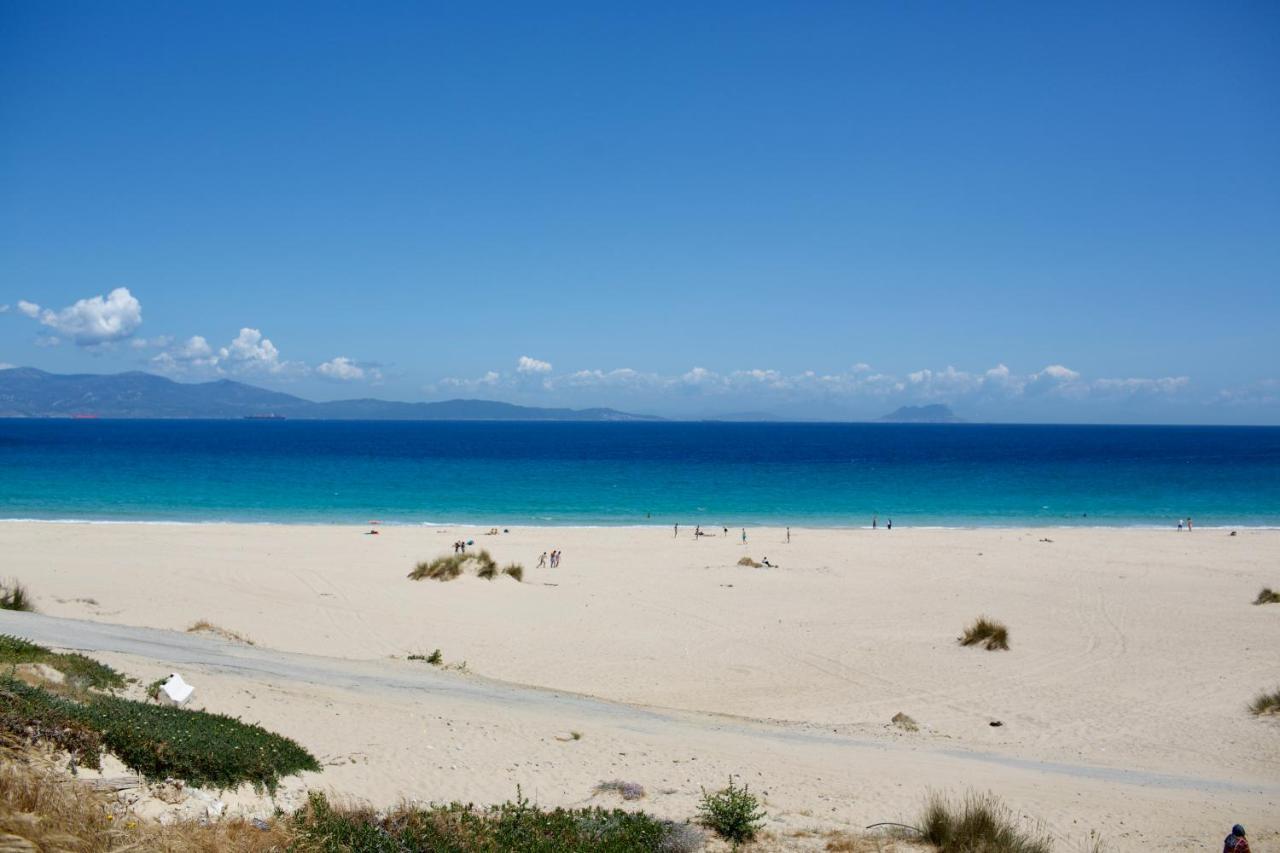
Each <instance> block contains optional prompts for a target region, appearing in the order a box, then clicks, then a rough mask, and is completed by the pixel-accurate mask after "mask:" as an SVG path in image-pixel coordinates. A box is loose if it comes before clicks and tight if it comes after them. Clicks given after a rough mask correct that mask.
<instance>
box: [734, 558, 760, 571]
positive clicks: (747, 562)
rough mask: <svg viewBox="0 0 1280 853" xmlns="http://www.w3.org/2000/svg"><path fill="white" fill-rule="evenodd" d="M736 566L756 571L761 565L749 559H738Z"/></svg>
mask: <svg viewBox="0 0 1280 853" xmlns="http://www.w3.org/2000/svg"><path fill="white" fill-rule="evenodd" d="M738 565H739V566H750V567H751V568H753V569H758V568H760V565H761V564H760V563H757V562H756V561H755V560H753V559H751V558H750V557H741V558H739V560H738Z"/></svg>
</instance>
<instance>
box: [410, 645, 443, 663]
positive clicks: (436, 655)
mask: <svg viewBox="0 0 1280 853" xmlns="http://www.w3.org/2000/svg"><path fill="white" fill-rule="evenodd" d="M409 660H420V661H422V662H423V663H429V664H431V665H432V666H439V665H440V664H442V663H444V655H443V654H441V653H440V650H439V649H436V650H435V651H434V652H432V653H431V654H429V655H417V654H415V655H409Z"/></svg>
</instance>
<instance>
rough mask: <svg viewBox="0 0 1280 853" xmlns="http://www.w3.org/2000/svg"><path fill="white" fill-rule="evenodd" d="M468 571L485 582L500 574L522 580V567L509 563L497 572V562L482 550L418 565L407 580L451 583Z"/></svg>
mask: <svg viewBox="0 0 1280 853" xmlns="http://www.w3.org/2000/svg"><path fill="white" fill-rule="evenodd" d="M468 571H470V572H474V573H475V576H476V577H478V578H484V579H485V580H493V579H494V578H496V577H497V576H498V575H500V574H503V575H510V576H511V577H513V578H515V579H516V580H518V581H523V580H524V566H522V565H520V564H519V563H509V564H508V565H507V567H506V568H504V569H501V570H499V569H498V563H497V561H496V560H494V559H493V556H492V555H491V554H490V553H489V552H488V551H487V550H484V549H481V550H480V551H477V552H476V553H473V554H446V555H445V556H443V557H436V558H435V559H434V560H431V561H430V562H422V563H418V565H416V566H414V568H413V571H411V572H409V579H410V580H415V581H420V580H423V579H427V580H434V581H451V580H453V579H454V578H456V577H459V576H460V575H462V574H465V573H466V572H468Z"/></svg>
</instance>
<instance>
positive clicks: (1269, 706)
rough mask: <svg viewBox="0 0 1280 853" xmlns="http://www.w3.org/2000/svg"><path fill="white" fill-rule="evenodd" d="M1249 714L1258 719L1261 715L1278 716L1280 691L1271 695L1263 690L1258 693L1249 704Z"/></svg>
mask: <svg viewBox="0 0 1280 853" xmlns="http://www.w3.org/2000/svg"><path fill="white" fill-rule="evenodd" d="M1249 712H1250V713H1252V714H1256V715H1257V716H1259V717H1260V716H1262V715H1263V714H1280V689H1277V690H1274V691H1272V692H1271V693H1268V692H1266V691H1265V690H1264V691H1262V692H1261V693H1259V694H1258V695H1257V697H1255V698H1254V700H1253V702H1252V703H1250V705H1249Z"/></svg>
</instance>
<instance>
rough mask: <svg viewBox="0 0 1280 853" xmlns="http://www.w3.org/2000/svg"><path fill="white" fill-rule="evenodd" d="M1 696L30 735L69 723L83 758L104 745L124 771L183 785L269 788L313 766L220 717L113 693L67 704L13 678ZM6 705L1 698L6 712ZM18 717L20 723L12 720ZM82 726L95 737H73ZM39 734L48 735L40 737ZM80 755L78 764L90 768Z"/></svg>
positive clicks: (262, 733) (293, 746) (306, 756)
mask: <svg viewBox="0 0 1280 853" xmlns="http://www.w3.org/2000/svg"><path fill="white" fill-rule="evenodd" d="M0 688H2V690H3V693H4V695H6V696H8V695H12V696H14V697H16V699H15V702H16V705H17V709H16V711H15V713H16V714H17V715H18V717H25V718H26V725H27V726H28V727H34V730H35V732H36V733H37V736H36V737H34V738H32V739H36V740H48V741H52V742H54V743H55V744H57V743H59V740H58V738H59V735H58V734H57V732H58V731H59V730H60V729H61V728H62V727H69V728H70V729H72V730H73V732H74V733H76V734H75V736H76V737H77V738H82V739H84V741H85V746H84V747H83V748H82V749H81V751H82V752H83V753H84V754H85V755H86V756H87V755H88V748H89V747H90V746H92V744H93V743H94V742H96V743H98V744H99V747H98V750H97V752H96V753H95V756H96V755H97V754H100V752H101V747H105V748H106V749H107V750H109V751H110V752H111V753H112V754H113V755H115V756H116V757H117V758H119V759H120V760H121V761H123V762H124V763H125V764H126V765H127V766H128V767H129V768H130V769H132V770H134V771H136V772H138V773H141V774H142V775H143V776H145V777H147V778H148V779H151V780H156V779H165V778H167V777H173V778H175V779H181V780H183V781H184V782H187V783H189V784H191V785H196V786H210V787H216V788H234V787H235V786H237V785H239V784H240V783H242V782H251V783H253V785H254V786H255V787H260V788H266V789H267V790H268V791H273V792H274V791H275V788H276V785H277V784H278V783H279V781H280V777H282V776H288V775H291V774H293V773H298V772H300V771H303V770H316V771H318V770H319V769H320V764H319V762H317V761H316V760H315V758H314V757H313V756H312V755H311V754H310V753H309V752H307V751H306V750H305V749H303V748H302V747H301V746H299V745H298V744H297V743H295V742H294V741H292V740H290V739H289V738H286V737H282V736H280V735H277V734H272V733H271V732H268V731H266V730H265V729H263V728H261V727H259V726H255V725H251V724H248V723H242V722H240V721H239V720H236V719H234V718H232V717H227V716H223V715H221V714H209V713H205V712H204V711H186V710H183V709H181V708H169V707H161V706H157V705H148V704H146V703H143V702H134V701H132V700H130V699H120V698H118V697H115V696H90V697H88V698H87V699H85V700H84V701H83V702H73V701H71V700H69V699H64V698H62V697H59V696H55V695H53V694H52V693H49V692H48V691H46V690H42V689H40V688H38V687H29V686H27V685H25V684H22V683H21V682H19V681H15V680H13V679H7V680H5V681H3V682H0ZM9 705H10V703H9V702H5V706H6V707H5V713H6V715H8V712H9V710H10V709H9V707H8V706H9ZM19 721H21V720H19ZM82 730H88V731H90V732H92V733H93V735H94V736H96V741H95V739H94V738H89V737H87V736H83V735H81V734H79V733H80V732H82ZM41 732H52V733H53V734H52V735H49V736H42V735H40V733H41ZM92 761H93V763H91V762H90V760H89V759H87V758H86V760H85V763H86V764H90V766H96V758H94V759H93V760H92Z"/></svg>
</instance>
